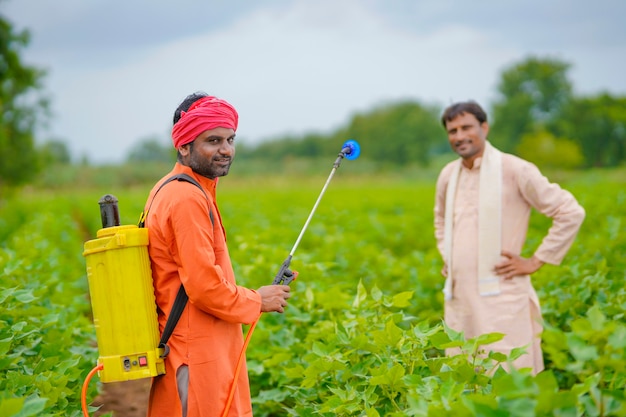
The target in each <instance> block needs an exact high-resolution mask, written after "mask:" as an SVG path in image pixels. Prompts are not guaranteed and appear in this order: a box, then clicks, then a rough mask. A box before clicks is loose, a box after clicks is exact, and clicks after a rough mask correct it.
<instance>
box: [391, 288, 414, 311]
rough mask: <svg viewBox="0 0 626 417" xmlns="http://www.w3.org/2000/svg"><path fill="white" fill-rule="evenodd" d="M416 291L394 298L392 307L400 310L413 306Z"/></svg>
mask: <svg viewBox="0 0 626 417" xmlns="http://www.w3.org/2000/svg"><path fill="white" fill-rule="evenodd" d="M413 293H414V291H404V292H401V293H398V294H396V295H394V296H393V298H392V299H393V301H392V305H393V306H394V307H398V308H404V307H408V306H409V305H411V298H413Z"/></svg>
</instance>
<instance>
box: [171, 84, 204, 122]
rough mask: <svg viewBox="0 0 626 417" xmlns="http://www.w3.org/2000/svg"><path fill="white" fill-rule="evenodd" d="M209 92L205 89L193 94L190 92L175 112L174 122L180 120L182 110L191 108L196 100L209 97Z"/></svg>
mask: <svg viewBox="0 0 626 417" xmlns="http://www.w3.org/2000/svg"><path fill="white" fill-rule="evenodd" d="M207 96H208V94H207V93H205V92H204V91H196V92H195V93H193V94H189V95H188V96H187V97H185V99H184V100H183V101H182V102H181V103H180V104H179V105H178V107H177V108H176V111H175V112H174V119H173V122H174V123H173V124H176V122H178V121H179V120H180V112H183V111H187V110H189V107H191V105H192V104H193V103H195V102H196V101H198V100H200V99H201V98H203V97H207Z"/></svg>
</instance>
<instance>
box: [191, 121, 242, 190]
mask: <svg viewBox="0 0 626 417" xmlns="http://www.w3.org/2000/svg"><path fill="white" fill-rule="evenodd" d="M179 152H180V153H181V155H182V157H183V163H184V164H185V165H187V166H189V167H190V168H191V169H192V170H193V171H194V172H196V173H198V174H200V175H202V176H204V177H207V178H211V179H215V178H217V177H223V176H224V175H226V174H228V170H229V169H230V164H232V162H233V159H234V157H235V131H234V130H233V129H227V128H225V127H218V128H215V129H211V130H207V131H205V132H202V133H201V134H200V135H198V137H197V138H196V139H195V140H194V141H193V142H191V143H188V144H187V145H183V146H181V147H180V148H179Z"/></svg>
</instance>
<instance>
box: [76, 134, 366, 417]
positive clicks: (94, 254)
mask: <svg viewBox="0 0 626 417" xmlns="http://www.w3.org/2000/svg"><path fill="white" fill-rule="evenodd" d="M360 153H361V148H360V146H359V144H358V142H356V141H354V140H348V141H346V142H345V143H344V144H343V146H342V148H341V151H340V152H339V155H338V156H337V159H336V160H335V162H334V164H333V169H332V170H331V172H330V175H329V176H328V179H327V180H326V183H325V184H324V187H323V188H322V191H321V192H320V194H319V196H318V198H317V201H316V202H315V204H314V205H313V209H312V210H311V213H310V214H309V217H308V218H307V220H306V222H305V223H304V226H303V227H302V230H301V231H300V234H299V235H298V238H297V239H296V242H295V244H294V245H293V247H292V249H291V251H290V252H289V255H288V256H287V258H286V259H285V261H283V263H282V265H281V266H280V268H279V270H278V273H277V274H276V277H275V278H274V281H273V283H272V284H273V285H289V284H290V283H291V282H292V281H294V280H295V279H296V277H297V276H298V272H297V271H292V270H291V269H290V264H291V260H292V258H293V255H294V253H295V251H296V249H297V247H298V245H299V244H300V240H302V236H303V235H304V232H305V231H306V229H307V227H308V225H309V223H310V221H311V219H312V218H313V214H314V213H315V210H316V209H317V206H318V205H319V203H320V201H321V199H322V196H323V195H324V193H325V192H326V189H327V188H328V184H329V183H330V181H331V179H332V178H333V176H334V175H335V172H336V171H337V169H338V168H339V165H340V164H341V161H342V159H343V158H346V159H348V160H353V159H356V158H358V157H359V155H360ZM179 180H185V181H189V180H188V179H179ZM98 203H99V205H100V215H101V219H102V229H100V230H98V232H97V234H96V239H94V240H89V241H87V242H85V245H84V252H83V256H84V257H85V262H86V266H87V279H88V281H89V293H90V296H91V306H92V311H93V321H94V327H95V329H96V339H97V343H98V350H99V352H100V356H99V358H98V362H97V365H96V367H94V368H93V369H92V370H91V371H90V372H89V374H88V375H87V378H86V379H85V382H84V384H83V389H82V397H81V400H82V410H83V415H84V416H86V417H87V416H88V415H89V414H88V411H87V402H86V394H87V387H88V384H89V380H90V379H91V378H92V377H93V375H95V374H96V373H98V376H99V377H100V381H101V382H103V383H108V382H119V381H130V380H135V379H141V378H150V377H155V376H158V375H162V374H165V363H164V357H165V355H164V354H163V345H164V342H163V340H162V339H161V341H160V340H159V325H158V318H157V311H156V299H155V296H154V288H153V284H152V271H151V267H150V257H149V255H148V229H147V228H144V227H139V226H135V225H120V218H119V209H118V205H117V199H116V198H115V197H114V196H112V195H110V194H107V195H105V196H103V197H102V198H101V199H100V201H99V202H98ZM142 220H143V213H142ZM257 322H258V319H257V320H256V321H255V322H254V323H252V325H251V326H250V330H249V331H248V334H247V335H246V339H245V341H244V345H243V348H242V350H241V353H240V356H239V360H238V362H237V366H236V369H235V374H234V377H233V382H232V384H231V389H230V392H229V396H228V400H227V402H226V406H225V409H224V413H223V415H224V416H226V415H227V414H228V411H229V409H230V404H231V402H232V399H233V396H234V393H235V388H236V384H237V375H238V374H239V371H240V369H241V366H242V364H243V358H244V356H245V351H246V348H247V346H248V343H249V341H250V338H251V336H252V333H253V331H254V328H255V327H256V324H257Z"/></svg>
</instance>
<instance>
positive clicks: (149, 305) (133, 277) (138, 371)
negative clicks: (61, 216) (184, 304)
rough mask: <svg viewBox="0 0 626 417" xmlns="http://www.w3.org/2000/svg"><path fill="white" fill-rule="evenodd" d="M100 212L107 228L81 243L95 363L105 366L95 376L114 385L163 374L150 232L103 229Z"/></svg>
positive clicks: (135, 228) (144, 229) (115, 227)
mask: <svg viewBox="0 0 626 417" xmlns="http://www.w3.org/2000/svg"><path fill="white" fill-rule="evenodd" d="M107 198H109V200H110V199H111V198H112V199H115V198H114V197H113V196H111V195H107V196H105V197H103V200H105V199H107ZM103 200H101V201H100V203H101V208H102V207H103ZM114 202H115V203H116V202H117V200H114ZM105 203H110V201H106V202H105ZM102 213H103V214H102V216H103V226H105V227H103V228H102V229H100V230H98V233H97V238H96V239H94V240H89V241H87V242H85V246H84V252H83V256H84V257H85V262H86V265H87V279H88V280H89V293H90V295H91V307H92V310H93V321H94V326H95V328H96V338H97V342H98V351H99V354H100V356H99V358H98V364H100V365H102V366H103V369H102V370H101V371H99V373H98V375H99V377H100V380H101V381H102V382H118V381H129V380H134V379H140V378H146V377H153V376H157V375H161V374H164V373H165V364H164V362H163V358H161V357H160V356H159V350H160V349H158V344H159V326H158V320H157V312H156V303H155V298H154V290H153V286H152V273H151V268H150V258H149V256H148V229H146V228H139V227H137V226H134V225H129V226H119V225H115V226H110V225H105V214H104V212H103V211H102ZM107 221H108V220H107ZM117 224H119V221H118V222H117Z"/></svg>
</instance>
